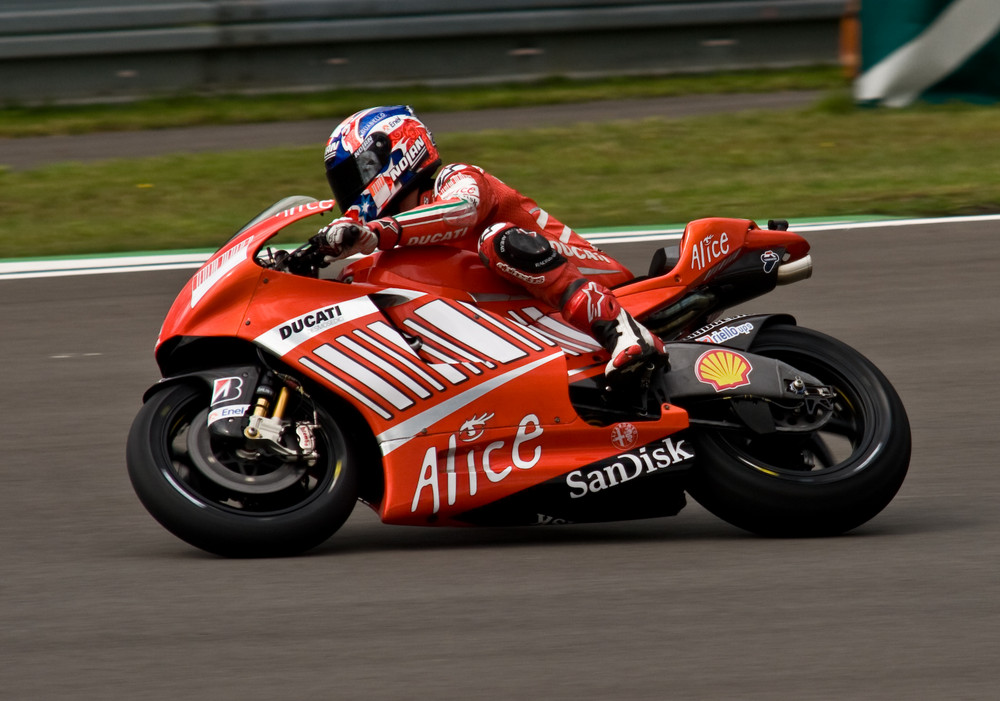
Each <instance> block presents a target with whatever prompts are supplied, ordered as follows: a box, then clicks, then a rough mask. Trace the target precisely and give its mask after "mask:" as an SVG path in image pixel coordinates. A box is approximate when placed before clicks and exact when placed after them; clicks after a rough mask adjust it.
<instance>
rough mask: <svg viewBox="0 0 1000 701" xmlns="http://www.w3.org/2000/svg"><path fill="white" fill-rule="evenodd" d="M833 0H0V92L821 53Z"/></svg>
mask: <svg viewBox="0 0 1000 701" xmlns="http://www.w3.org/2000/svg"><path fill="white" fill-rule="evenodd" d="M846 2H847V0H700V1H693V0H688V1H682V0H666V1H663V0H661V1H659V2H657V1H655V0H629V1H628V2H624V3H613V2H608V0H478V1H474V0H395V1H394V2H391V1H388V0H367V1H366V0H205V1H202V2H157V1H153V2H146V3H142V4H136V3H134V2H127V1H125V0H90V1H89V2H86V1H83V2H79V1H78V2H68V1H66V0H36V1H35V2H31V3H28V2H25V1H24V0H22V1H20V2H12V1H10V0H7V1H4V0H0V100H6V101H11V100H29V101H31V100H52V99H73V98H77V99H83V98H101V97H104V98H114V97H122V96H129V95H136V94H160V93H174V92H185V91H226V90H282V89H306V88H323V87H325V88H332V87H344V86H359V85H371V84H374V83H378V84H393V83H433V82H443V81H465V82H469V81H490V80H519V79H522V80H523V79H529V78H536V77H540V76H545V75H595V74H622V73H648V72H672V71H692V70H719V69H724V68H744V67H754V66H787V65H802V64H816V63H831V62H835V61H836V59H837V36H838V29H837V27H838V23H839V20H840V18H841V16H842V15H843V14H844V10H845V6H846Z"/></svg>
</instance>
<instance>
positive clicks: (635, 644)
mask: <svg viewBox="0 0 1000 701" xmlns="http://www.w3.org/2000/svg"><path fill="white" fill-rule="evenodd" d="M774 214H775V216H780V214H781V213H780V212H776V213H774ZM998 229H1000V225H998V224H996V223H988V222H980V223H963V224H951V225H941V224H937V225H926V226H917V227H909V228H884V229H862V230H841V231H829V232H817V233H814V234H810V236H809V238H810V241H811V242H812V244H813V258H814V261H815V266H816V269H815V273H814V275H813V277H812V278H811V279H810V280H808V281H804V282H800V283H797V284H795V285H792V286H789V287H785V288H779V289H778V290H776V291H775V292H774V293H772V294H771V295H768V296H767V297H764V298H761V299H759V300H756V301H755V302H753V303H751V304H749V305H747V307H746V309H748V310H754V311H783V312H790V313H793V314H795V315H796V316H797V318H798V320H799V323H800V324H801V325H803V326H808V327H811V328H816V329H819V330H822V331H824V332H826V333H829V334H831V335H834V336H836V337H838V338H840V339H842V340H844V341H845V342H847V343H849V344H851V345H853V346H854V347H856V348H858V349H859V350H861V351H862V352H863V353H865V354H866V355H867V356H868V357H869V358H871V359H872V360H873V361H874V362H875V363H876V364H877V365H879V367H881V368H882V370H883V371H884V372H885V373H886V375H887V376H888V377H889V378H890V379H891V380H892V382H893V383H894V384H895V386H896V387H897V389H898V390H899V392H900V394H901V396H902V398H903V401H904V403H905V405H906V408H907V411H908V413H909V417H910V421H911V423H912V427H913V435H914V450H913V460H912V463H911V471H910V475H909V477H908V478H907V481H906V482H905V483H904V485H903V488H902V490H901V492H900V494H899V495H898V496H897V498H896V499H895V501H894V502H893V503H892V504H890V505H889V507H888V508H887V509H886V510H885V511H884V512H883V513H882V514H881V515H879V516H878V517H876V518H875V519H874V520H873V521H871V522H869V524H867V525H865V526H863V527H861V528H859V529H857V530H856V531H854V532H852V533H851V534H848V535H846V536H842V537H838V538H831V539H821V540H771V539H762V538H757V537H754V536H751V535H748V534H746V533H743V532H741V531H739V530H737V529H735V528H733V527H731V526H728V525H727V524H725V523H723V522H721V521H719V520H717V519H715V518H714V517H712V516H711V515H709V514H707V513H706V512H705V511H703V510H702V509H701V508H700V507H698V506H697V505H696V504H693V503H692V504H690V505H689V506H688V507H687V508H686V509H685V510H684V511H682V512H681V513H680V514H679V515H678V516H676V517H673V518H670V519H657V520H650V521H640V522H625V523H614V524H603V525H586V526H566V527H554V528H547V529H537V528H535V529H532V528H523V529H493V530H482V529H468V530H458V529H451V530H445V529H430V528H405V527H392V526H385V525H382V524H381V523H379V522H378V519H377V518H376V517H375V516H374V514H372V512H370V511H369V510H368V509H367V508H365V507H363V506H359V507H358V508H357V509H356V510H355V512H354V515H353V516H352V517H351V519H350V520H349V521H348V523H347V524H346V525H345V527H344V528H343V529H342V530H341V531H340V532H339V533H337V534H336V535H335V536H334V537H333V538H331V539H330V540H329V541H328V542H327V543H326V544H324V545H323V546H321V547H319V548H318V549H316V550H314V551H313V552H311V553H310V554H308V555H307V556H303V557H299V558H293V559H285V560H224V559H220V558H216V557H213V556H209V555H206V554H204V553H201V552H200V551H197V550H195V549H192V548H190V547H189V546H187V545H185V544H184V543H182V542H181V541H179V540H177V539H175V538H174V537H173V536H171V535H170V534H169V533H167V532H166V531H165V530H163V529H162V528H161V527H160V526H159V525H158V524H156V523H155V522H154V521H153V520H152V518H151V517H149V516H148V515H147V514H146V512H145V511H144V510H143V509H142V507H141V505H140V504H139V503H138V501H137V500H136V498H135V497H134V495H133V493H132V490H131V487H130V485H129V482H128V479H127V476H126V473H125V465H124V449H125V438H126V434H127V431H128V428H129V425H130V423H131V420H132V417H133V416H134V414H135V412H136V411H137V410H138V408H139V401H140V396H141V394H142V392H143V390H144V389H145V388H146V387H147V386H148V385H150V384H151V383H153V382H154V381H155V380H156V378H157V371H156V366H155V364H154V362H153V358H152V345H153V341H154V339H155V338H156V335H157V331H158V329H159V324H160V322H161V320H162V318H163V315H164V314H165V312H166V310H167V307H168V306H169V304H170V302H171V300H172V299H173V297H174V295H175V294H176V293H177V291H178V290H179V289H180V287H181V286H182V285H183V283H184V281H185V280H186V279H187V278H188V276H189V275H190V272H191V271H171V272H159V273H145V274H117V275H95V276H80V277H66V278H55V279H29V280H8V281H4V282H0V358H2V359H3V361H4V368H5V370H4V372H3V375H2V378H3V382H2V384H0V386H2V388H3V392H2V396H3V399H4V406H5V411H4V412H3V421H2V424H0V425H2V426H3V429H4V433H5V435H6V442H7V446H8V447H7V448H6V449H5V450H4V451H3V452H2V453H0V474H2V475H3V489H2V490H0V530H2V537H0V547H2V560H0V562H2V566H0V650H2V655H0V699H18V700H20V699H107V698H111V697H114V698H121V699H155V700H160V699H163V700H168V699H169V700H170V701H174V700H175V699H243V700H249V701H255V700H257V699H261V700H263V699H268V700H272V699H317V698H331V699H334V698H335V699H353V698H375V699H410V698H445V699H470V698H471V699H480V698H481V699H515V698H525V699H526V698H539V699H754V700H756V699H760V700H762V701H763V700H773V699H795V700H808V699H824V700H825V699H876V700H882V699H885V700H889V699H893V700H896V699H902V698H906V699H944V698H947V699H977V700H978V699H995V698H997V689H998V688H1000V671H998V670H997V666H996V663H997V660H998V659H1000V632H998V631H1000V594H998V591H1000V590H998V586H997V582H998V581H1000V517H998V513H1000V472H998V470H997V467H996V455H997V452H998V438H997V434H998V431H997V428H998V425H997V420H996V411H995V410H994V409H993V408H992V407H990V406H989V404H988V402H987V399H989V398H990V397H992V396H996V394H997V389H998V380H997V371H996V358H997V353H996V348H997V344H998V342H1000V332H998V330H997V329H1000V306H998V305H997V304H996V301H995V300H997V299H1000V278H998V276H997V274H996V271H997V264H996V260H998V259H1000V230H998ZM605 248H606V250H608V251H609V252H610V253H612V254H613V255H615V256H617V257H619V258H620V259H622V260H623V261H624V262H625V263H626V264H627V265H629V266H630V267H632V268H633V269H634V270H640V271H641V270H642V269H644V268H645V265H646V261H647V260H648V258H649V256H650V254H651V253H652V250H653V249H654V248H655V244H650V243H642V244H627V245H624V244H623V245H608V246H606V247H605Z"/></svg>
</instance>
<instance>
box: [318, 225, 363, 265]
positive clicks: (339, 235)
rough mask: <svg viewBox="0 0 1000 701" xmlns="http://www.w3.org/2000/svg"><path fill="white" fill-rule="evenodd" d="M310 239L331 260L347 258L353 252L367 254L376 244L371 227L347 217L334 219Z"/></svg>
mask: <svg viewBox="0 0 1000 701" xmlns="http://www.w3.org/2000/svg"><path fill="white" fill-rule="evenodd" d="M312 240H313V241H314V242H315V243H316V244H317V245H318V246H319V248H320V250H321V251H322V252H323V253H324V254H325V255H326V256H327V257H328V258H330V259H332V260H340V259H341V258H347V257H348V256H353V255H354V254H355V253H363V254H365V255H368V254H369V253H372V252H373V251H374V250H375V247H376V246H377V245H378V236H376V235H375V233H374V232H372V230H371V229H369V228H368V227H366V226H365V225H364V224H359V223H358V222H356V221H354V220H353V219H349V218H347V217H341V218H340V219H334V220H333V221H332V222H330V223H329V224H327V225H326V226H324V227H323V228H322V229H320V230H319V231H318V232H317V233H316V235H315V236H314V237H313V239H312Z"/></svg>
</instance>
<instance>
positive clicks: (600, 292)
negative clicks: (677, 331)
mask: <svg viewBox="0 0 1000 701" xmlns="http://www.w3.org/2000/svg"><path fill="white" fill-rule="evenodd" d="M562 315H563V318H564V319H566V320H567V321H568V322H569V323H571V324H572V325H573V326H576V327H577V328H578V329H580V330H582V331H585V332H587V333H589V334H590V335H592V336H593V337H594V338H595V339H597V341H598V342H599V343H600V344H601V345H602V346H604V348H605V350H607V351H608V353H610V354H611V360H610V361H609V362H608V364H607V366H605V368H604V375H605V376H606V377H607V378H608V379H609V380H612V381H613V380H616V379H619V378H620V377H622V376H623V375H626V374H628V373H631V372H634V371H635V370H638V369H639V368H641V367H643V366H644V365H645V364H646V362H647V361H648V360H649V359H650V358H654V357H656V356H660V355H663V356H665V355H666V353H667V351H666V348H665V347H664V346H663V342H662V341H660V339H659V338H657V337H656V336H655V335H654V334H653V333H652V332H650V330H649V329H647V328H646V327H645V326H643V325H642V324H640V323H639V322H638V321H636V320H635V319H634V318H633V317H632V315H631V314H629V313H628V312H627V311H625V310H624V309H622V306H621V305H620V304H619V303H618V300H617V298H615V296H614V293H613V292H611V290H609V289H608V288H607V287H604V286H603V285H599V284H597V283H595V282H587V283H586V284H584V285H583V286H581V287H579V288H578V289H576V290H575V291H573V292H572V293H571V294H570V295H569V297H568V299H567V300H566V302H565V303H564V304H563V305H562Z"/></svg>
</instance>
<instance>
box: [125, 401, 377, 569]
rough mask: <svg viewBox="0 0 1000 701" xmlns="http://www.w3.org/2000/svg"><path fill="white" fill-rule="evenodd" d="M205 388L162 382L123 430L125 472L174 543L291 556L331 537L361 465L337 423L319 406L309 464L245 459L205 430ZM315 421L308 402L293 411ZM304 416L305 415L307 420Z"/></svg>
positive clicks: (227, 552)
mask: <svg viewBox="0 0 1000 701" xmlns="http://www.w3.org/2000/svg"><path fill="white" fill-rule="evenodd" d="M208 404H209V397H208V394H207V391H206V390H205V389H204V388H199V387H195V386H190V385H185V384H181V385H172V386H167V387H164V388H163V389H161V390H160V391H158V392H156V393H155V394H154V395H153V396H151V397H150V398H149V400H148V401H147V402H146V403H145V404H144V405H143V407H142V409H140V411H139V413H138V415H137V416H136V418H135V420H134V421H133V424H132V429H131V431H130V432H129V437H128V445H127V450H126V461H127V464H128V474H129V478H130V479H131V481H132V486H133V488H134V489H135V492H136V494H137V495H138V497H139V500H140V501H141V502H142V504H143V506H145V507H146V510H147V511H149V513H150V514H151V515H152V516H153V517H154V518H155V519H156V520H157V521H159V522H160V523H161V524H162V525H163V526H164V527H165V528H166V529H167V530H169V531H170V532H171V533H173V534H174V535H176V536H177V537H178V538H181V539H182V540H184V541H186V542H188V543H190V544H191V545H194V546H195V547H198V548H201V549H202V550H206V551H208V552H211V553H215V554H217V555H223V556H228V557H276V556H285V555H294V554H297V553H301V552H303V551H305V550H308V549H310V548H312V547H315V546H316V545H319V544H320V543H322V542H323V541H325V540H326V539H327V538H329V537H330V536H331V535H332V534H333V533H334V532H335V531H336V530H337V529H338V528H340V526H342V525H343V523H344V522H345V521H346V520H347V517H348V516H349V515H350V514H351V511H352V510H353V508H354V504H355V502H356V500H357V496H358V467H357V462H356V459H355V458H354V456H353V455H352V452H351V451H350V450H349V446H348V444H347V441H346V439H345V436H344V433H343V432H342V430H341V429H340V427H339V426H338V425H337V423H336V422H335V421H334V420H333V418H332V417H331V416H330V415H329V414H328V413H326V412H325V411H323V410H322V408H318V407H317V408H316V415H317V417H318V419H319V426H320V428H319V429H318V430H317V431H316V435H315V440H316V445H317V452H318V454H319V457H318V459H317V460H316V461H315V462H314V464H311V465H310V464H308V463H305V462H294V461H281V460H277V459H261V458H259V457H258V458H255V459H254V458H251V457H248V455H247V451H244V450H240V449H239V448H238V447H237V446H234V445H226V444H225V443H224V442H220V441H219V439H218V438H216V437H214V436H212V435H210V433H209V431H208V429H207V426H206V423H207V422H206V416H207V411H208ZM297 410H298V411H300V412H307V413H308V415H309V416H310V417H311V416H312V406H311V403H309V404H308V405H305V404H303V405H301V406H299V407H298V409H297ZM303 418H305V416H303Z"/></svg>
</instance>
